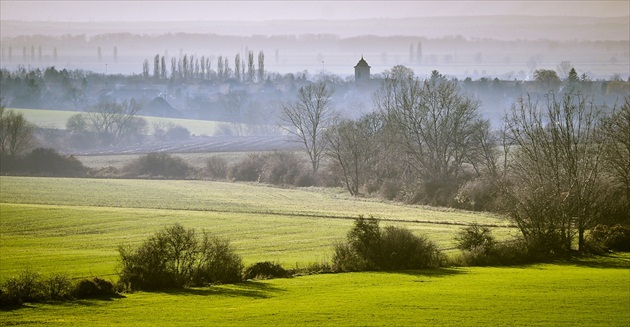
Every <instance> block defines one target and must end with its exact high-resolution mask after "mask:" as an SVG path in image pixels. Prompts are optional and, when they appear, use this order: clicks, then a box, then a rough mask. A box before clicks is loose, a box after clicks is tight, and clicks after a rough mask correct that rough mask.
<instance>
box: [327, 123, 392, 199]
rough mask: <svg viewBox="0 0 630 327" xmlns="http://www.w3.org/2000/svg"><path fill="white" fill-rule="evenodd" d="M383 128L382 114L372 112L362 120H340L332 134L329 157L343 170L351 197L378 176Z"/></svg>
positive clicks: (329, 137) (333, 128)
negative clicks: (379, 137)
mask: <svg viewBox="0 0 630 327" xmlns="http://www.w3.org/2000/svg"><path fill="white" fill-rule="evenodd" d="M382 128H383V123H382V120H381V118H380V115H378V114H376V113H372V114H368V115H365V116H363V117H362V118H361V119H360V120H358V121H354V120H349V119H347V120H342V121H339V122H337V123H336V124H335V125H334V126H332V127H331V128H330V129H329V131H328V133H329V136H328V155H329V156H330V157H331V158H332V159H333V162H335V164H336V165H337V166H338V167H339V168H340V170H341V173H342V175H343V182H344V184H345V186H346V188H347V189H348V191H349V192H350V194H351V195H354V196H357V195H359V194H360V190H361V187H362V186H363V185H365V183H366V181H367V180H368V179H369V178H373V177H374V176H375V175H376V174H377V173H376V172H375V170H376V169H377V166H378V164H377V163H378V161H379V157H380V153H379V140H378V136H379V134H380V133H381V130H382Z"/></svg>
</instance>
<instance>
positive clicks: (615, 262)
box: [558, 253, 630, 269]
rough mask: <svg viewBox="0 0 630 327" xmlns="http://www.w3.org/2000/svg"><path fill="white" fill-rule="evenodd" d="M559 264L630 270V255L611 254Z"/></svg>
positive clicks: (576, 258) (580, 258)
mask: <svg viewBox="0 0 630 327" xmlns="http://www.w3.org/2000/svg"><path fill="white" fill-rule="evenodd" d="M558 264H566V265H574V266H578V267H588V268H602V269H610V268H612V269H629V268H630V253H611V254H606V255H599V256H591V257H586V256H582V257H575V258H572V259H571V260H567V261H565V262H559V263H558Z"/></svg>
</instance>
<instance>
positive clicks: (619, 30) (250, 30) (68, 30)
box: [0, 13, 630, 41]
mask: <svg viewBox="0 0 630 327" xmlns="http://www.w3.org/2000/svg"><path fill="white" fill-rule="evenodd" d="M619 15H620V16H619V17H571V16H563V17H554V16H544V17H542V16H459V17H458V16H453V17H410V18H403V19H387V18H380V19H358V20H280V21H262V22H236V21H203V22H169V23H168V24H163V23H161V22H24V21H14V20H6V21H2V22H0V28H1V30H2V37H3V38H5V37H15V36H18V35H57V36H61V35H86V36H87V37H90V36H93V35H98V34H107V33H132V34H144V35H157V34H169V33H172V34H178V33H198V34H218V35H231V36H252V35H266V36H279V35H302V34H315V35H323V34H330V35H337V36H339V37H355V36H360V35H375V36H415V37H426V38H439V37H444V36H448V35H453V36H454V35H461V36H463V37H465V38H494V39H499V40H516V39H529V40H536V39H550V40H558V41H569V40H577V41H587V40H591V41H595V40H611V41H624V40H626V41H627V40H628V39H630V16H629V15H628V13H619ZM624 15H625V16H624Z"/></svg>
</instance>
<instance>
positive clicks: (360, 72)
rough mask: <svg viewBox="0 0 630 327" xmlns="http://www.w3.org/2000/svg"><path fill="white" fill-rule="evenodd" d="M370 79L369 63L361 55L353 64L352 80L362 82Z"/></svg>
mask: <svg viewBox="0 0 630 327" xmlns="http://www.w3.org/2000/svg"><path fill="white" fill-rule="evenodd" d="M369 79H370V65H368V63H367V62H366V61H365V59H363V56H361V60H359V62H358V63H357V65H356V66H354V81H355V82H362V81H367V80H369Z"/></svg>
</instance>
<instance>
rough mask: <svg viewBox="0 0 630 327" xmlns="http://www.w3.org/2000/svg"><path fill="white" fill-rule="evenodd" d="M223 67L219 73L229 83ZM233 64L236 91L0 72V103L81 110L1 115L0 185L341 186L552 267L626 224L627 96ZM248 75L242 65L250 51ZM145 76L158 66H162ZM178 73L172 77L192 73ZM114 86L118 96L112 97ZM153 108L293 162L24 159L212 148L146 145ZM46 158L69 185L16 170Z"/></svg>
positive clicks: (572, 84) (572, 80)
mask: <svg viewBox="0 0 630 327" xmlns="http://www.w3.org/2000/svg"><path fill="white" fill-rule="evenodd" d="M183 58H186V57H183ZM258 59H259V62H258V67H264V54H262V52H261V53H260V55H259V56H258ZM183 62H185V60H182V65H183ZM222 62H223V70H222V71H223V72H224V73H225V71H228V72H229V71H230V70H229V68H227V67H228V66H227V65H226V62H225V60H224V61H222ZM236 62H238V66H239V67H240V72H241V73H240V74H239V77H238V78H236V79H234V77H233V76H234V75H233V73H232V75H230V76H232V77H231V79H226V80H220V79H214V80H212V81H210V80H208V81H204V80H203V79H196V77H194V76H196V75H195V73H194V72H195V71H196V67H195V69H193V70H192V72H193V74H192V75H190V76H188V74H187V73H183V75H181V76H179V75H178V76H179V77H177V78H176V79H174V80H173V79H171V80H170V81H164V80H162V79H161V78H160V76H162V75H163V74H162V70H156V71H155V72H154V76H131V77H124V76H108V75H98V74H93V73H87V72H82V71H75V72H69V71H57V70H56V69H54V68H52V67H51V68H49V69H47V70H46V71H45V72H41V71H38V70H35V71H26V70H19V71H16V72H8V71H6V70H3V71H2V76H1V77H2V80H3V83H2V88H3V96H7V98H5V101H7V102H10V103H11V104H12V105H16V106H17V105H20V104H22V105H23V104H25V103H30V104H33V105H35V104H38V105H39V106H41V105H42V104H44V101H43V100H44V99H46V103H47V104H49V105H51V106H52V104H53V103H56V104H55V105H57V106H58V105H62V104H64V103H75V104H76V105H77V108H84V109H85V111H83V112H81V113H77V114H76V115H74V116H72V117H71V118H70V119H69V120H68V122H67V124H66V129H65V130H52V129H42V128H37V127H35V126H33V125H32V124H30V123H28V122H27V121H26V120H25V119H24V117H22V116H21V115H19V114H15V113H14V112H12V111H11V110H8V109H3V111H2V121H1V122H2V123H1V124H0V126H1V129H0V131H1V133H0V134H1V137H2V138H1V139H0V144H1V145H2V160H3V165H2V170H3V173H22V174H44V175H46V174H62V173H61V172H64V173H63V174H67V175H80V176H81V175H83V176H85V175H87V176H94V177H115V178H123V177H125V178H137V177H147V178H211V179H229V180H234V181H257V182H264V183H270V184H280V185H295V186H310V185H320V186H330V187H343V188H345V189H346V190H347V191H348V192H349V193H350V194H352V195H354V196H374V197H381V198H384V199H388V200H395V201H402V202H406V203H419V204H427V205H434V206H446V207H456V208H463V209H469V210H484V211H491V212H497V213H500V214H503V215H505V216H506V217H507V218H508V219H510V220H511V221H513V222H514V223H515V224H516V225H517V226H518V228H519V229H520V230H521V232H522V235H523V237H524V239H525V240H526V241H527V242H529V243H541V244H539V245H540V247H542V248H544V250H543V251H548V252H554V253H558V252H568V251H570V250H571V249H572V248H574V247H575V246H574V245H573V243H574V241H577V248H578V249H580V250H582V249H583V247H584V246H585V242H584V239H585V232H586V231H587V230H589V229H590V228H592V227H594V226H596V225H597V224H599V223H606V224H613V223H621V224H625V225H627V224H628V223H629V221H628V219H629V218H628V215H627V213H628V212H630V168H629V167H630V136H629V135H630V127H629V126H630V96H629V94H630V92H629V90H628V82H624V81H621V80H619V79H615V80H613V81H608V82H603V81H590V80H589V79H588V76H585V75H583V76H578V74H577V72H576V70H575V69H574V68H572V67H571V68H569V67H570V66H569V64H570V63H563V65H561V68H562V69H561V75H563V76H565V77H564V78H560V77H559V76H558V73H557V72H555V71H549V70H536V72H535V74H534V75H535V76H536V80H535V81H533V82H528V83H526V82H519V81H499V80H493V81H490V80H484V79H480V80H478V81H473V80H472V79H466V80H464V81H458V80H456V79H453V78H449V77H447V76H443V75H442V74H440V73H439V72H438V71H433V72H432V74H431V76H430V77H429V78H427V79H420V78H419V77H418V76H416V75H415V73H414V72H413V70H411V69H409V68H407V67H404V66H395V67H393V68H392V69H391V70H388V71H386V72H384V73H383V74H381V75H379V76H375V77H373V78H372V79H371V80H368V81H366V82H354V81H344V80H342V79H340V78H339V77H336V76H334V75H325V74H321V75H318V76H315V77H311V76H307V75H306V74H304V75H302V76H296V75H293V74H287V75H284V76H283V75H279V74H273V73H270V72H264V73H263V75H264V76H265V78H264V79H263V78H261V75H258V76H257V77H255V76H256V74H255V70H254V68H253V67H252V69H251V73H244V72H246V71H249V68H248V69H247V70H246V69H245V64H244V62H242V61H240V59H239V60H236ZM247 62H248V64H247V65H248V66H253V65H254V60H253V52H251V51H250V52H249V55H248V60H247ZM155 63H156V67H162V66H163V65H162V63H163V60H161V59H160V58H159V56H156V60H155ZM158 64H159V65H158ZM186 67H189V65H188V64H187V65H186ZM559 67H560V66H559ZM182 68H183V66H182ZM226 68H227V69H226ZM187 69H188V70H183V71H188V72H190V69H189V68H187ZM260 71H261V70H260V69H259V70H258V72H260ZM565 73H566V74H565ZM250 78H251V80H249V79H250ZM184 81H186V82H188V83H191V84H190V85H188V84H185V83H184ZM5 82H6V83H5ZM122 83H125V84H127V83H129V85H134V84H135V83H137V85H149V86H154V87H156V90H159V88H160V87H161V86H160V85H162V86H164V87H165V92H164V93H160V92H157V91H156V92H157V93H156V95H160V94H162V95H164V96H165V97H160V96H156V97H155V98H154V99H153V100H151V101H150V102H149V101H148V98H147V97H150V96H149V95H146V94H148V93H151V92H149V91H146V90H144V91H142V92H140V93H139V94H140V96H139V97H140V100H137V99H136V98H135V97H134V95H133V94H128V95H125V92H129V93H134V92H131V91H130V90H129V89H128V88H126V87H123V86H122V85H123V84H122ZM116 84H120V85H121V86H120V87H115V88H113V87H110V86H108V85H116ZM44 86H45V87H44ZM136 90H137V89H136ZM194 90H196V91H194ZM75 91H76V92H75ZM189 92H190V93H189ZM151 94H153V93H151ZM178 94H179V97H178ZM182 94H188V95H186V96H182ZM191 94H192V95H191ZM72 95H76V96H72ZM135 96H138V93H136V94H135ZM143 96H144V97H145V98H143ZM151 96H152V95H151ZM129 97H130V98H131V99H130V100H126V99H127V98H129ZM177 99H186V100H185V101H183V102H179V101H180V100H177ZM75 100H76V101H75ZM167 100H173V101H175V102H176V103H180V104H182V107H180V108H182V109H181V110H176V109H174V108H173V107H170V106H167V105H168V101H167ZM156 103H157V104H162V105H164V106H165V107H166V108H169V110H171V111H169V112H170V113H172V114H174V115H186V116H189V117H196V118H202V117H203V118H212V117H219V118H221V120H222V125H220V126H221V128H219V129H218V130H217V131H215V135H216V133H219V134H222V135H224V136H226V135H234V136H239V137H240V136H243V135H250V137H251V139H250V141H251V140H256V139H257V138H260V135H270V134H271V135H276V136H278V137H280V138H281V139H287V140H291V141H295V143H294V145H293V146H292V147H291V148H292V149H293V150H299V149H301V150H303V153H304V155H299V154H296V153H295V152H294V151H276V152H268V153H265V154H251V155H249V156H247V157H246V158H245V159H242V160H240V161H238V162H227V161H225V160H222V159H221V158H218V157H216V156H214V157H210V155H209V157H210V158H208V160H207V161H206V166H205V167H204V168H198V167H197V168H195V167H192V166H190V165H189V164H187V163H186V162H185V161H184V160H182V159H181V158H177V157H173V156H171V155H168V154H164V153H162V154H149V155H147V156H145V157H142V158H140V159H138V160H136V161H135V162H131V163H129V164H128V165H126V166H125V167H122V168H113V167H108V168H102V169H91V170H89V169H86V168H85V167H83V166H82V165H77V164H76V162H75V161H73V160H72V159H74V158H72V157H67V158H66V159H64V158H63V156H59V155H58V154H56V153H50V152H45V151H44V152H42V151H41V150H40V151H39V152H34V153H35V154H37V155H30V157H29V151H30V150H31V149H33V148H35V147H36V146H37V145H38V144H39V146H45V147H53V148H55V149H57V151H61V152H62V153H64V152H65V153H72V152H73V151H76V150H78V149H93V148H107V149H114V150H113V151H114V153H115V151H116V150H115V149H121V147H124V146H136V147H138V149H140V150H137V152H135V153H143V152H142V147H143V146H146V145H147V144H162V143H163V142H170V143H168V144H169V145H170V146H171V149H177V147H178V146H180V147H183V146H186V144H188V143H187V142H191V140H195V142H197V141H199V142H202V143H203V142H206V141H208V140H211V139H212V137H207V136H192V135H191V133H190V132H189V131H187V130H186V128H185V127H183V126H176V125H159V124H154V125H153V126H152V127H153V133H152V134H151V133H150V132H148V131H147V130H149V129H150V128H148V124H147V123H146V121H145V119H144V118H142V117H140V114H143V112H146V111H148V110H155V109H151V108H152V106H151V105H155V104H156ZM484 103H491V104H493V105H494V106H499V107H500V106H502V105H503V104H504V103H507V105H506V106H505V108H503V109H502V111H501V113H500V114H499V112H498V111H496V110H495V111H492V110H490V111H488V110H486V108H487V104H486V105H484ZM489 116H493V119H492V120H491V119H489ZM500 116H503V118H498V117H500ZM252 135H258V136H252ZM274 146H278V145H277V144H276V145H273V146H271V147H269V148H266V149H262V150H272V149H276V148H274ZM145 153H146V152H145ZM42 155H44V156H45V155H48V156H51V157H52V156H57V157H55V158H58V159H55V160H56V161H50V162H51V163H52V162H55V163H58V165H60V166H62V167H63V166H64V165H70V166H71V167H79V166H80V167H79V168H76V169H71V170H74V172H75V173H72V174H70V173H68V170H67V169H66V170H64V169H61V168H60V169H56V170H51V171H54V172H51V171H47V170H46V167H40V166H41V165H35V164H29V163H28V160H35V159H34V158H42ZM24 160H26V162H24ZM38 160H39V159H38ZM68 160H69V161H68ZM16 169H17V170H16Z"/></svg>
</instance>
